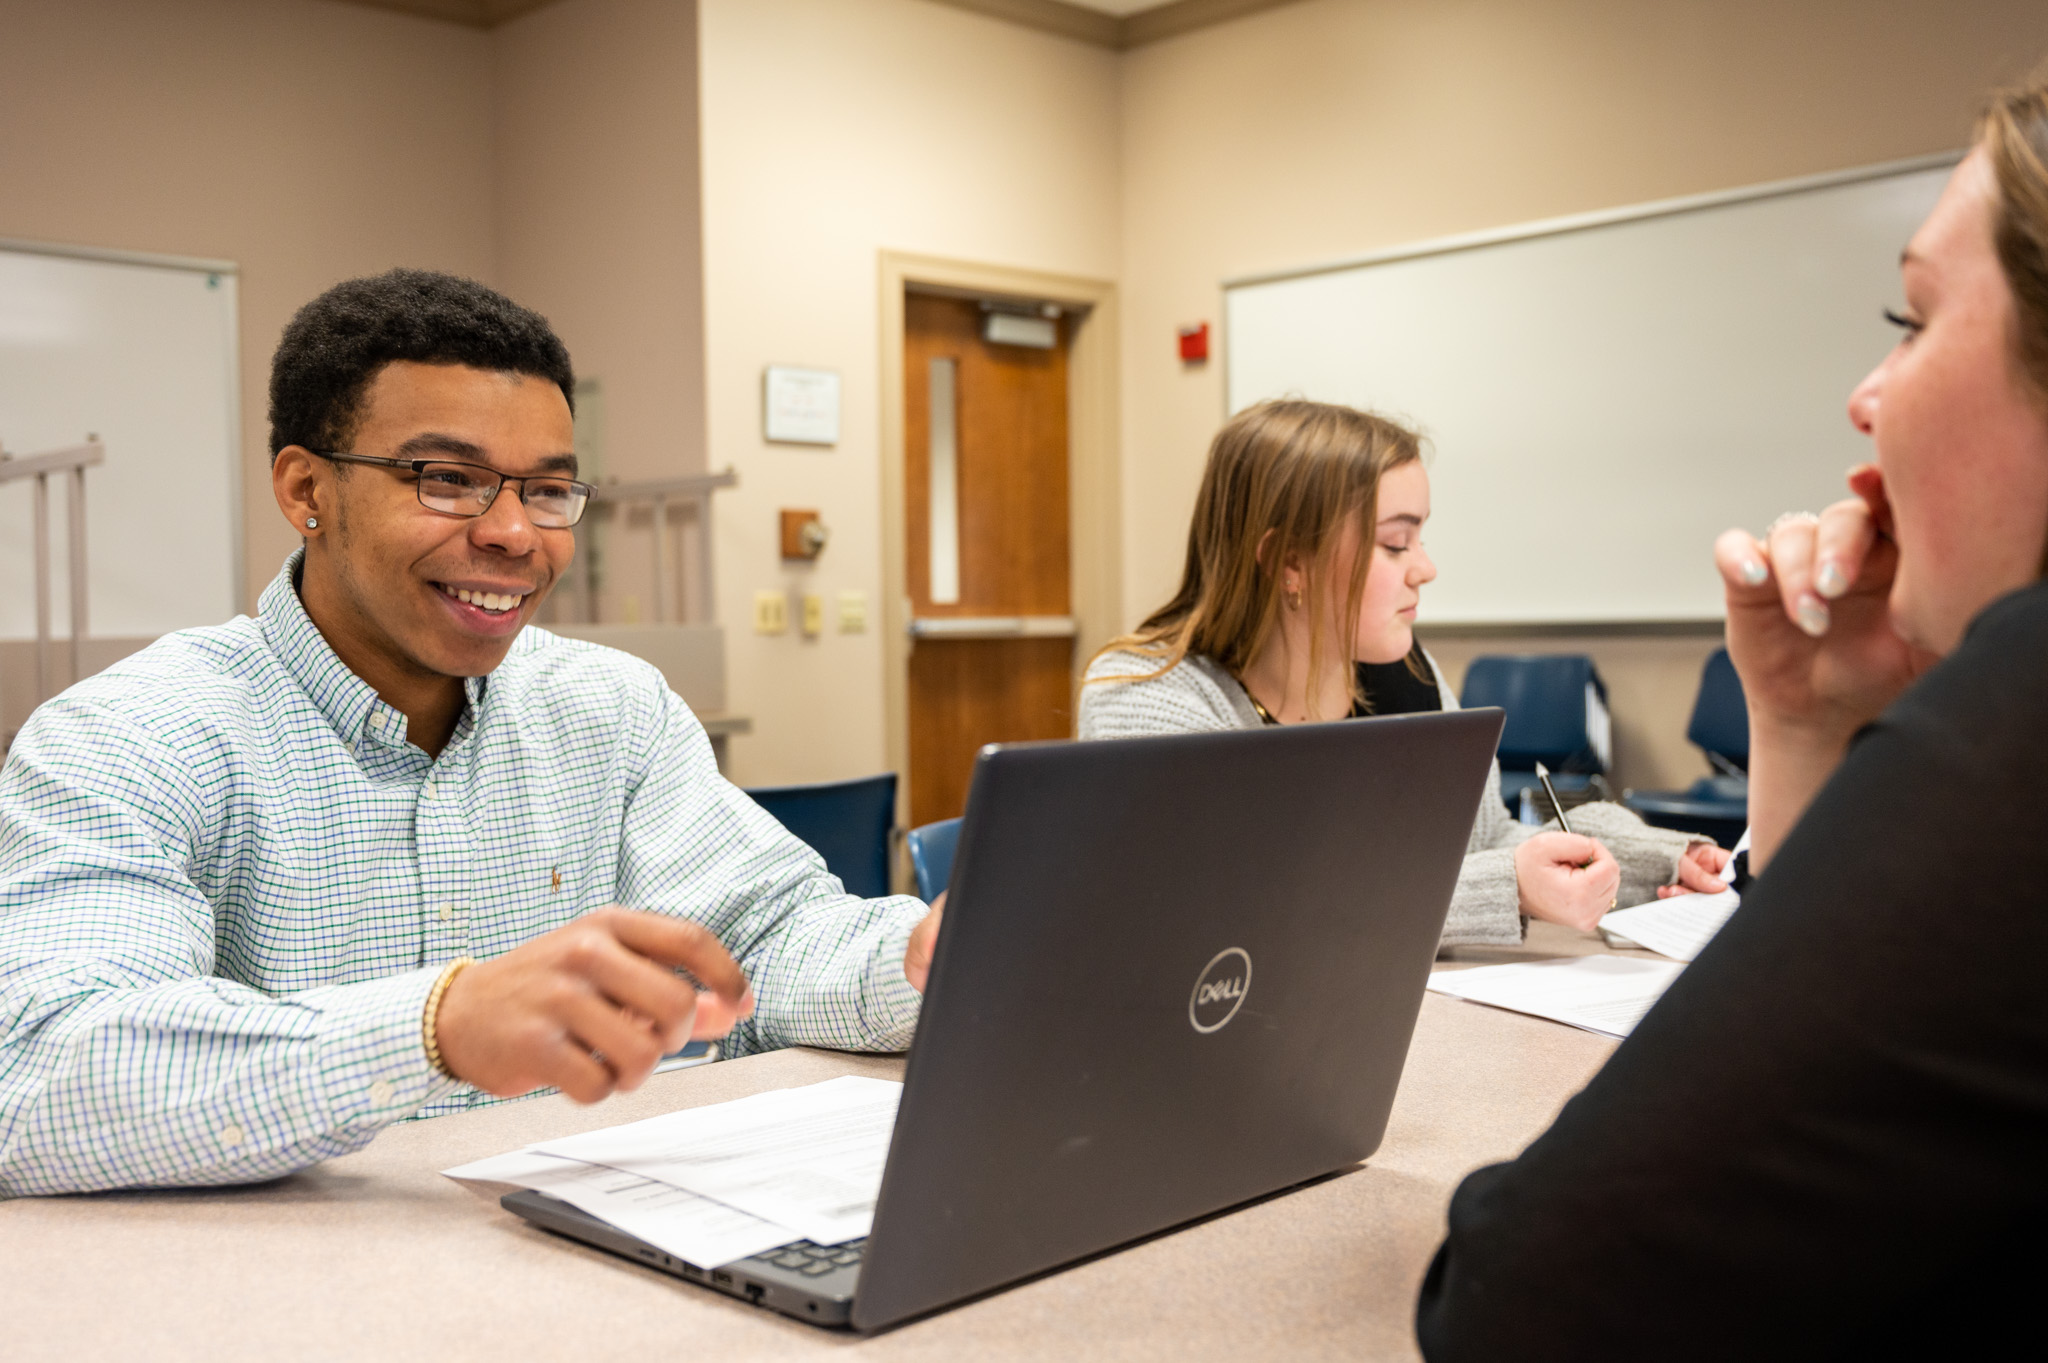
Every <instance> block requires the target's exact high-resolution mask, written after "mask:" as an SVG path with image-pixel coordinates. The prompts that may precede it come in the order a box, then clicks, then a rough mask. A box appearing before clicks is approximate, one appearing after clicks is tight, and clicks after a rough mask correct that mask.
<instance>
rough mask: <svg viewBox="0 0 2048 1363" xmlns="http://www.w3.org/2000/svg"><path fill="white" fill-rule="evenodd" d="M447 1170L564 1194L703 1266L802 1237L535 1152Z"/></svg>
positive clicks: (675, 1191) (719, 1206)
mask: <svg viewBox="0 0 2048 1363" xmlns="http://www.w3.org/2000/svg"><path fill="white" fill-rule="evenodd" d="M442 1172H443V1173H445V1174H446V1175H447V1176H448V1177H449V1178H453V1179H462V1180H466V1181H467V1180H473V1181H477V1182H483V1183H509V1184H512V1185H513V1186H515V1187H519V1188H533V1189H536V1190H537V1191H540V1192H543V1193H548V1194H550V1195H552V1196H554V1197H559V1198H561V1199H562V1201H564V1202H567V1203H569V1204H570V1205H571V1206H574V1207H578V1208H580V1209H582V1210H583V1211H586V1212H589V1213H590V1214H591V1215H592V1216H594V1217H597V1218H598V1219H599V1220H600V1221H607V1222H610V1223H611V1224H612V1225H614V1226H617V1227H618V1228H619V1229H620V1230H622V1231H624V1232H626V1234H628V1235H636V1236H638V1237H639V1238H640V1239H642V1240H645V1241H646V1242H647V1243H648V1244H650V1245H653V1246H654V1247H655V1248H657V1249H664V1250H667V1251H668V1252H669V1253H670V1254H673V1255H675V1256H676V1257H677V1258H679V1259H686V1260H688V1261H689V1262H691V1263H693V1264H695V1265H697V1267H699V1268H723V1267H724V1266H725V1265H727V1264H729V1263H732V1262H734V1261H735V1260H738V1259H745V1258H748V1257H750V1256H752V1255H755V1254H760V1253H762V1252H763V1251H766V1250H771V1249H774V1248H776V1247H777V1246H779V1245H786V1244H788V1243H790V1242H791V1241H792V1240H801V1239H802V1238H803V1236H801V1235H799V1234H798V1233H797V1232H795V1231H793V1230H791V1229H790V1228H789V1227H787V1226H778V1225H776V1224H775V1223H774V1222H772V1221H763V1220H762V1219H761V1218H760V1217H758V1216H749V1215H748V1214H747V1213H745V1212H743V1211H738V1210H736V1209H734V1208H732V1207H728V1206H726V1205H725V1204H724V1203H722V1202H714V1201H712V1200H711V1199H710V1198H708V1197H699V1196H697V1195H696V1194H695V1193H689V1192H684V1191H683V1190H682V1189H681V1188H677V1187H674V1186H673V1185H671V1184H667V1183H661V1182H657V1181H656V1180H654V1179H650V1178H642V1177H641V1176H640V1175H638V1174H628V1173H625V1172H622V1171H621V1170H618V1169H607V1168H606V1167H604V1166H603V1165H601V1164H584V1163H582V1162H581V1161H578V1160H570V1159H562V1158H560V1157H559V1156H555V1155H543V1154H539V1153H537V1152H536V1151H533V1150H530V1149H529V1150H515V1151H513V1152H512V1153H511V1154H509V1155H498V1156H496V1157H495V1158H492V1159H486V1160H478V1161H476V1162H475V1163H474V1164H464V1165H461V1166H459V1167H457V1168H454V1169H447V1170H443V1171H442Z"/></svg>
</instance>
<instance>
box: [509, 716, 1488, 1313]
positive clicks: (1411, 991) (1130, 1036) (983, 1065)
mask: <svg viewBox="0 0 2048 1363" xmlns="http://www.w3.org/2000/svg"><path fill="white" fill-rule="evenodd" d="M1500 730H1501V712H1500V711H1498V710H1464V711H1454V712H1452V713H1449V714H1422V715H1404V716H1396V717H1391V718H1387V719H1368V720H1350V721H1344V722H1340V723H1332V724H1310V725H1296V726H1289V727H1287V728H1268V729H1261V730H1248V731H1241V732H1233V733H1218V734H1190V735H1185V736H1174V737H1167V738H1147V739H1128V740H1122V741H1118V742H1112V743H1034V744H1017V745H1001V746H995V747H989V748H985V749H983V750H982V753H981V756H980V757H979V759H978V760H977V762H976V764H975V770H974V782H973V786H972V789H971V793H970V795H969V798H968V802H967V818H966V822H965V823H964V824H963V825H962V828H961V834H960V844H959V850H958V852H957V854H956V856H955V860H954V864H953V873H952V882H951V885H952V895H951V898H950V899H949V900H948V902H947V908H946V921H945V926H944V928H943V929H942V930H941V931H940V933H939V942H938V951H937V956H936V959H935V960H934V962H933V965H932V972H931V978H930V980H929V988H928V990H927V992H926V995H925V1000H924V1011H923V1015H922V1017H921V1018H920V1020H919V1023H918V1030H917V1040H916V1042H915V1044H914V1045H913V1046H912V1048H911V1051H910V1061H909V1067H908V1071H907V1073H906V1074H905V1076H904V1089H903V1098H902V1102H901V1106H900V1107H899V1109H898V1115H897V1118H896V1127H895V1132H894V1135H893V1137H892V1139H891V1143H890V1147H889V1160H888V1167H887V1170H886V1172H885V1173H884V1174H883V1178H882V1189H881V1197H880V1200H879V1202H877V1204H876V1207H875V1215H874V1222H873V1226H872V1228H871V1230H870V1232H869V1234H868V1237H867V1239H866V1240H865V1241H861V1242H855V1243H852V1244H847V1245H834V1246H818V1245H812V1244H809V1243H807V1242H799V1243H797V1244H793V1245H788V1246H785V1247H783V1248H781V1249H777V1250H771V1251H769V1252H767V1253H765V1254H761V1255H757V1256H755V1257H754V1258H751V1259H745V1260H742V1261H740V1262H738V1263H734V1264H730V1265H727V1266H726V1267H724V1268H721V1269H717V1270H712V1271H707V1270H704V1269H700V1268H698V1267H697V1266H696V1265H693V1264H688V1263H685V1262H683V1261H682V1260H680V1259H677V1258H675V1257H674V1256H672V1255H669V1254H666V1253H664V1252H663V1251H662V1250H660V1249H658V1248H656V1247H654V1246H652V1245H649V1244H647V1243H646V1242H644V1241H641V1240H638V1239H636V1238H634V1237H632V1236H630V1235H627V1234H625V1233H623V1232H621V1231H619V1230H617V1229H615V1228H613V1227H611V1226H609V1225H607V1224H606V1223H605V1222H603V1221H601V1220H599V1219H597V1218H595V1217H593V1216H589V1215H587V1214H585V1213H583V1212H581V1211H579V1210H577V1209H576V1208H574V1207H572V1206H570V1205H569V1204H568V1203H566V1202H562V1201H560V1200H558V1199H555V1198H552V1197H549V1196H547V1195H546V1194H545V1193H538V1192H522V1193H513V1194H509V1195H507V1196H506V1197H505V1199H504V1205H505V1206H506V1207H508V1208H510V1209H511V1210H513V1211H515V1212H517V1213H519V1214H520V1215H521V1216H524V1217H526V1218H527V1219H529V1220H531V1221H533V1222H535V1223H537V1224H538V1225H541V1226H544V1227H546V1228H547V1229H549V1230H553V1231H559V1232H560V1233H562V1234H564V1235H568V1236H572V1237H574V1238H576V1239H578V1240H582V1241H585V1242H588V1243H590V1244H593V1245H597V1246H600V1247H602V1248H604V1249H608V1250H612V1251H614V1252H616V1253H619V1254H622V1255H625V1256H627V1257H629V1258H633V1259H638V1260H640V1261H642V1262H644V1263H648V1264H651V1265H652V1266H654V1267H657V1268H662V1269H666V1270H667V1271H669V1272H671V1273H674V1274H676V1275H678V1276H680V1277H683V1278H686V1279H689V1280H690V1281H693V1282H699V1283H703V1284H704V1285H706V1286H708V1287H712V1288H716V1289H718V1290H721V1291H724V1292H727V1293H730V1294H732V1295H733V1296H736V1297H741V1298H743V1299H746V1300H749V1301H752V1302H755V1303H758V1304H759V1305H762V1306H766V1307H770V1308H773V1309H775V1310H778V1311H783V1312H786V1313H788V1314H789V1315H792V1316H795V1317H797V1318H798V1319H801V1320H809V1321H814V1322H817V1323H819V1324H823V1325H852V1326H854V1327H855V1328H858V1329H861V1330H873V1329H879V1328H881V1327H884V1326H888V1325H893V1324H896V1323H897V1322H900V1321H903V1320H907V1319H909V1318H911V1317H913V1316H918V1315H922V1314H925V1313H927V1312H930V1311H935V1310H938V1309H939V1308H941V1307H945V1306H950V1305H953V1304H955V1303H958V1302H960V1301H963V1300H965V1299H967V1298H970V1297H974V1296H977V1295H980V1294H982V1293H986V1292H989V1291H992V1290H994V1289H996V1288H1000V1287H1003V1286H1006V1285H1008V1284H1012V1283H1016V1282H1018V1281H1020V1280H1022V1279H1026V1278H1030V1277H1033V1276H1035V1275H1038V1274H1042V1273H1045V1272H1047V1271H1049V1270H1052V1269H1056V1268H1059V1267H1061V1266H1062V1265H1065V1264H1069V1263H1072V1262H1074V1261H1075V1260H1077V1259H1082V1258H1086V1257H1088V1256H1090V1255H1094V1254H1099V1253H1101V1252H1102V1251H1104V1250H1107V1249H1112V1248H1114V1247H1116V1246H1118V1245H1122V1244H1125V1243H1128V1242H1130V1241H1133V1240H1137V1239H1141V1238H1143V1237H1145V1236H1149V1235H1152V1234H1154V1233H1156V1232H1159V1231H1162V1230H1166V1229H1168V1228H1171V1227H1173V1226H1177V1225H1180V1224H1182V1223H1184V1222H1188V1221H1192V1220H1196V1219H1198V1218H1201V1217H1204V1216H1208V1215H1210V1214H1212V1213H1215V1212H1218V1211H1221V1210H1223V1209H1226V1208H1229V1207H1233V1206H1236V1205H1238V1204H1240V1203H1244V1202H1248V1201H1251V1200H1253V1199H1256V1198H1260V1197H1263V1196H1266V1195H1267V1194H1270V1193H1273V1192H1275V1191H1277V1190H1280V1189H1283V1188H1288V1187H1291V1186H1293V1185H1295V1184H1299V1183H1303V1182H1306V1181H1308V1180H1310V1179H1314V1178H1317V1177H1320V1176H1322V1175H1325V1174H1329V1173H1331V1172H1333V1171H1336V1170H1340V1169H1345V1168H1348V1167H1350V1166H1352V1165H1355V1164H1357V1163H1358V1162H1359V1161H1361V1160H1363V1159H1365V1158H1366V1156H1368V1155H1370V1154H1371V1153H1372V1152H1373V1151H1374V1150H1375V1149H1376V1148H1377V1147H1378V1145H1379V1142H1380V1137H1381V1135H1382V1133H1383V1132H1384V1131H1385V1129H1386V1124H1387V1113H1388V1110H1389V1109H1390V1108H1391V1107H1392V1105H1393V1101H1394V1090H1395V1087H1396V1085H1397V1084H1398V1083H1399V1082H1400V1078H1401V1065H1402V1062H1403V1060H1404V1059H1405V1058H1406V1056H1407V1052H1408V1042H1409V1037H1410V1034H1411V1032H1412V1031H1413V1029H1414V1026H1415V1015H1416V1013H1417V1011H1418V1010H1419V1008H1420V1007H1421V1000H1422V993H1423V987H1424V985H1425V984H1426V983H1427V981H1428V977H1429V970H1430V962H1431V960H1432V959H1433V957H1434V956H1435V953H1436V946H1437V939H1438V936H1439V935H1440V934H1441V933H1442V931H1443V923H1444V915H1445V913H1446V912H1447V910H1448V909H1449V906H1450V901H1451V891H1452V888H1453V887H1454V886H1455V884H1456V882H1457V879H1458V868H1459V865H1460V862H1461V861H1462V859H1463V857H1464V855H1465V847H1466V842H1467V840H1468V839H1469V838H1470V836H1471V832H1472V823H1473V819H1474V816H1475V814H1476V812H1477V810H1478V807H1479V800H1480V796H1481V793H1482V791H1483V789H1484V786H1485V778H1486V771H1487V764H1488V763H1489V761H1490V760H1491V759H1492V756H1493V751H1494V746H1495V744H1496V743H1497V742H1498V740H1499V737H1500Z"/></svg>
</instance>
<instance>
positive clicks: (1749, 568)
mask: <svg viewBox="0 0 2048 1363" xmlns="http://www.w3.org/2000/svg"><path fill="white" fill-rule="evenodd" d="M1741 572H1742V585H1743V586H1745V587H1761V586H1763V585H1764V580H1765V579H1766V578H1768V577H1770V575H1771V570H1770V569H1768V568H1766V567H1764V565H1763V560H1762V559H1754V558H1747V559H1744V560H1743V561H1742V569H1741Z"/></svg>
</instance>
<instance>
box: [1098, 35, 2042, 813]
mask: <svg viewBox="0 0 2048 1363" xmlns="http://www.w3.org/2000/svg"><path fill="white" fill-rule="evenodd" d="M2043 55H2048V7H2044V6H2043V5H2042V4H2040V3H2039V0H1947V2H1946V3H1942V4H1928V3H1906V2H1905V0H1891V2H1890V3H1869V2H1867V0H1827V2H1826V3H1821V2H1817V0H1816V2H1813V3H1802V4H1795V5H1788V4H1784V3H1781V2H1780V0H1302V3H1298V4H1293V5H1287V6H1282V7H1280V8H1277V9H1273V10H1268V11H1266V12H1263V13H1261V14H1257V15H1254V16H1251V17H1249V18H1246V19H1242V20H1238V21H1236V22H1233V23H1228V24H1223V25H1220V26H1218V27H1215V28H1211V29H1206V30H1203V31H1200V32H1197V33H1193V34H1189V35H1186V36H1184V37H1180V38H1175V39H1169V40H1167V41H1165V42H1161V43H1158V44H1155V45H1152V46H1149V47H1144V48H1140V49H1137V50H1135V51H1133V52H1131V53H1129V54H1127V55H1126V56H1125V57H1124V58H1123V67H1122V95H1123V118H1122V127H1121V136H1122V160H1123V167H1124V177H1123V270H1122V274H1121V282H1122V285H1123V291H1124V306H1125V313H1124V316H1125V319H1126V320H1125V337H1126V346H1125V352H1124V366H1123V372H1124V375H1125V380H1124V383H1125V387H1124V403H1123V411H1124V449H1123V460H1124V464H1123V467H1124V477H1125V492H1124V505H1125V508H1126V509H1125V518H1124V521H1125V539H1124V555H1125V559H1124V583H1125V604H1126V607H1127V610H1128V612H1129V615H1130V617H1131V618H1132V619H1133V620H1135V619H1136V618H1138V617H1139V616H1141V615H1142V614H1143V613H1144V612H1145V611H1147V610H1149V609H1150V608H1151V607H1152V606H1153V605H1155V604H1157V603H1158V602H1159V601H1160V600H1163V599H1164V597H1165V596H1166V594H1167V593H1168V592H1169V591H1170V590H1171V588H1172V586H1173V583H1174V579H1175V574H1176V572H1177V570H1178V567H1179V563H1180V558H1181V550H1182V544H1183V536H1184V534H1185V530H1186V525H1187V515H1188V511H1189V508H1190V507H1191V506H1192V504H1193V498H1194V487H1195V483H1196V481H1197V479H1198V477H1199V474H1200V470H1201V461H1202V456H1203V453H1204V450H1205V447H1206V445H1207V442H1208V439H1209V436H1210V435H1211V434H1212V433H1213V432H1214V430H1215V428H1216V425H1217V424H1218V422H1219V421H1220V419H1221V417H1222V414H1223V401H1224V398H1223V366H1222V364H1221V363H1220V362H1212V363H1210V364H1209V365H1207V366H1206V367H1203V368H1197V369H1184V368H1183V367H1182V366H1181V365H1180V364H1179V363H1178V361H1177V360H1176V359H1175V357H1174V351H1173V339H1174V327H1175V326H1176V324H1180V323H1188V322H1194V321H1197V320H1202V319H1207V320H1209V321H1210V323H1211V324H1212V326H1215V325H1219V324H1220V322H1221V313H1222V305H1221V297H1222V296H1221V290H1220V287H1219V285H1220V283H1221V281H1222V280H1224V279H1225V278H1228V277H1231V276H1234V275H1238V274H1243V273H1247V272H1250V271H1255V270H1262V269H1272V268H1284V267H1288V266H1295V265H1303V264H1309V263H1312V262H1316V261H1320V260H1328V259H1332V258H1338V257H1343V256H1348V255H1354V254H1357V253H1360V252H1364V251H1368V250H1371V249H1373V248H1376V247H1382V246H1387V245H1392V244H1395V243H1400V242H1405V241H1412V240H1416V239H1420V238H1427V237H1435V236H1441V235H1445V234H1448V233H1454V232H1465V231H1472V230H1476V229H1480V228H1488V227H1497V226H1502V225H1506V224H1511V223H1516V222H1522V221H1527V220H1529V219H1534V218H1542V217H1549V216H1553V215H1557V214H1565V213H1575V212H1580V211H1584V210H1589V209H1597V208H1605V207H1610V206H1615V205H1621V204H1628V203H1633V202H1639V201H1642V200H1646V199H1655V198H1662V197H1666V196H1670V195H1679V194H1689V193H1695V192H1700V191H1705V190H1712V189H1720V188H1725V187H1730V186H1735V185H1742V184H1747V183H1753V182H1756V181H1760V180H1769V179H1776V178H1781V177H1786V176H1794V175H1801V174H1806V173H1810V172H1817V171H1825V170H1832V169H1836V168H1838V167H1843V166H1853V165H1858V164H1864V163H1868V162H1874V161H1883V160H1888V159H1891V158H1895V157H1903V156H1909V155H1914V154H1916V153H1921V152H1929V151H1936V150H1940V149H1943V148H1947V147H1953V146H1956V145H1959V144H1960V143H1961V142H1962V140H1963V139H1964V137H1965V135H1966V132H1967V129H1968V125H1969V116H1970V113H1971V111H1972V109H1973V108H1974V106H1975V104H1976V101H1977V100H1978V98H1979V97H1980V95H1981V94H1982V92H1983V91H1984V90H1985V88H1986V87H1987V86H1988V85H1990V84H1992V83H1995V82H1997V81H2000V80H2005V79H2013V78H2016V77H2018V76H2020V75H2022V74H2024V72H2025V71H2026V69H2027V68H2028V66H2029V65H2030V64H2031V63H2032V62H2033V61H2034V60H2036V59H2037V58H2039V57H2041V56H2043ZM1881 301H1883V300H1877V299H1873V300H1872V306H1873V307H1875V306H1876V305H1877V304H1878V303H1879V302H1881ZM1221 339H1222V343H1223V345H1224V346H1225V347H1227V346H1228V344H1229V338H1228V337H1227V336H1224V337H1222V338H1221ZM1844 396H1846V395H1844ZM1673 419H1674V420H1683V419H1684V414H1683V413H1674V414H1673ZM1438 458H1439V459H1440V460H1441V459H1450V458H1456V451H1454V450H1446V451H1440V452H1439V454H1438ZM1702 476H1712V475H1711V471H1710V470H1702ZM1674 495H1682V490H1681V489H1674ZM1436 514H1437V515H1438V516H1440V517H1441V516H1455V515H1457V514H1458V509H1457V508H1456V507H1455V506H1448V505H1442V504H1439V505H1438V506H1437V507H1436ZM1700 549H1701V554H1702V555H1703V556H1704V555H1705V554H1706V553H1707V546H1705V545H1702V546H1701V547H1700ZM1423 613H1424V622H1425V624H1426V623H1427V616H1428V596H1427V593H1425V595H1424V598H1423ZM1712 642H1713V641H1712V640H1703V639H1698V638H1673V639H1668V640H1656V639H1634V640H1628V641H1621V640H1616V639H1613V638H1590V639H1583V640H1559V639H1545V640H1542V641H1541V642H1540V643H1534V642H1531V641H1528V640H1523V639H1514V638H1501V639H1496V640H1491V641H1488V640H1473V639H1471V638H1469V637H1466V636H1459V638H1458V639H1457V640H1456V641H1455V642H1453V641H1451V640H1445V641H1443V642H1442V643H1441V644H1440V645H1438V646H1437V648H1438V652H1439V655H1440V656H1442V657H1443V658H1444V661H1445V664H1446V666H1447V668H1449V669H1450V670H1452V671H1453V672H1454V673H1455V674H1458V675H1462V671H1463V666H1464V662H1465V661H1466V660H1467V659H1468V658H1469V657H1470V656H1472V655H1473V654H1476V653H1478V652H1482V651H1501V652H1518V651H1537V650H1550V649H1555V648H1559V647H1564V646H1568V645H1571V646H1575V647H1574V648H1573V651H1584V652H1589V653H1591V654H1592V655H1593V656H1594V658H1595V659H1596V661H1597V662H1598V663H1599V664H1600V667H1601V670H1602V672H1603V674H1604V675H1605V676H1606V677H1607V679H1608V681H1609V683H1610V685H1611V687H1612V688H1613V692H1614V702H1615V708H1616V712H1617V720H1618V722H1619V724H1620V726H1621V742H1620V745H1619V746H1620V748H1621V770H1620V772H1619V773H1618V774H1619V776H1620V778H1621V780H1622V781H1623V782H1625V783H1630V784H1635V785H1641V786H1659V785H1676V784H1680V783H1682V782H1683V781H1685V780H1687V779H1689V778H1690V777H1691V776H1693V775H1695V774H1698V773H1700V772H1703V771H1704V770H1705V768H1704V765H1703V763H1702V761H1701V759H1700V758H1699V756H1698V755H1697V754H1696V753H1695V752H1693V751H1692V750H1691V749H1690V748H1689V747H1688V746H1687V745H1686V744H1685V742H1684V738H1683V731H1684V727H1685V720H1686V716H1687V714H1688V713H1689V711H1690V707H1691V702H1692V695H1693V691H1694V689H1695V687H1696V685H1697V679H1698V675H1699V666H1700V663H1701V661H1702V659H1703V658H1704V655H1705V653H1706V651H1707V649H1708V648H1710V647H1711V646H1712Z"/></svg>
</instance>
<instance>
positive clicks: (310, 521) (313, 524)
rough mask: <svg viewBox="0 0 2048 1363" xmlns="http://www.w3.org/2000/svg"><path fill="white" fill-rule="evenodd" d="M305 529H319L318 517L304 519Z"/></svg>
mask: <svg viewBox="0 0 2048 1363" xmlns="http://www.w3.org/2000/svg"><path fill="white" fill-rule="evenodd" d="M306 528H307V529H308V530H318V529H319V528H320V518H319V517H318V516H308V517H306Z"/></svg>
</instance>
